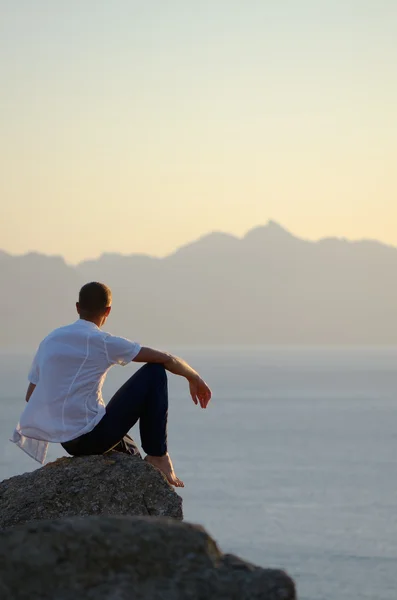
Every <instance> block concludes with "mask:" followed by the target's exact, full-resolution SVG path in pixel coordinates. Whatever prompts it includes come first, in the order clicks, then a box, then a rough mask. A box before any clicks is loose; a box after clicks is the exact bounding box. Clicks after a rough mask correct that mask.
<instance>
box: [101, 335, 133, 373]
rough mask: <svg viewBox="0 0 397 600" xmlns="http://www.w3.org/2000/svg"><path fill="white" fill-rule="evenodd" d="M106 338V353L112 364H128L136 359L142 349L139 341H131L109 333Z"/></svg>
mask: <svg viewBox="0 0 397 600" xmlns="http://www.w3.org/2000/svg"><path fill="white" fill-rule="evenodd" d="M104 340H105V348H106V354H107V357H108V360H109V364H111V365H122V366H124V365H127V364H128V363H130V362H131V361H132V360H134V358H135V357H136V355H137V354H138V352H139V350H140V349H141V345H140V344H138V343H137V342H131V341H130V340H127V339H126V338H123V337H117V336H115V335H107V336H106V337H105V338H104Z"/></svg>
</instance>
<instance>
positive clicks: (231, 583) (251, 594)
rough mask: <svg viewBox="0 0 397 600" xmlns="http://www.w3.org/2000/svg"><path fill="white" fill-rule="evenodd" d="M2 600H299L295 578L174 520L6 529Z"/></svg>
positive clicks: (98, 520)
mask: <svg viewBox="0 0 397 600" xmlns="http://www.w3.org/2000/svg"><path fill="white" fill-rule="evenodd" d="M0 597H1V599H2V600H28V599H29V600H31V599H32V598H33V599H35V598H37V599H40V600H80V599H87V600H226V599H227V600H248V599H249V600H259V599H261V600H294V599H295V598H296V595H295V588H294V584H293V582H292V580H291V579H290V578H289V577H288V576H287V575H286V574H285V573H284V572H282V571H277V570H272V569H262V568H259V567H255V566H253V565H251V564H249V563H246V562H244V561H241V560H240V559H238V558H236V557H234V556H224V555H222V554H221V552H220V551H219V549H218V547H217V545H216V544H215V542H214V541H213V540H212V539H211V538H210V537H209V536H208V535H207V534H206V532H205V531H204V530H203V529H202V528H201V527H196V526H194V525H188V524H186V523H181V522H179V521H177V520H175V519H164V518H148V517H146V518H145V517H87V518H83V519H82V518H70V519H63V520H55V521H36V522H32V523H28V524H26V525H22V526H18V527H15V528H12V529H9V530H7V531H3V532H1V533H0Z"/></svg>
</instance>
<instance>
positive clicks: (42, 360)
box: [11, 282, 211, 487]
mask: <svg viewBox="0 0 397 600" xmlns="http://www.w3.org/2000/svg"><path fill="white" fill-rule="evenodd" d="M111 304H112V294H111V291H110V289H109V288H108V287H107V286H106V285H104V284H103V283H97V282H92V283H87V284H86V285H84V286H83V287H82V288H81V290H80V294H79V301H78V302H77V303H76V308H77V312H78V314H79V316H80V318H79V319H78V320H77V321H76V322H75V323H72V324H71V325H67V326H66V327H61V328H59V329H56V330H55V331H53V332H52V333H50V334H49V335H48V336H47V337H46V338H45V339H44V340H43V341H42V342H41V344H40V346H39V349H38V350H37V353H36V356H35V358H34V360H33V364H32V367H31V370H30V373H29V377H28V379H29V387H28V390H27V393H26V402H27V403H28V404H27V406H26V408H25V410H24V411H23V413H22V415H21V418H20V421H19V423H18V425H17V427H16V429H15V431H14V435H13V438H12V440H11V441H13V442H15V443H16V444H17V445H18V446H19V447H20V448H22V450H24V451H25V452H27V454H29V455H30V456H32V457H33V458H34V459H35V460H37V461H39V462H41V463H44V461H45V457H46V454H47V448H48V443H49V442H60V443H61V444H62V446H63V448H64V449H65V450H66V451H67V452H68V453H69V454H71V455H72V456H82V455H88V454H104V453H105V452H108V451H109V450H112V449H113V450H118V451H121V452H126V453H128V454H139V450H138V448H137V447H136V445H135V443H134V441H133V440H132V439H131V438H130V437H129V436H128V431H129V430H130V429H131V427H133V426H134V425H135V423H136V422H137V421H138V420H139V427H140V436H141V445H142V448H143V450H144V452H145V453H146V457H145V460H147V461H148V462H150V463H151V464H152V465H154V466H155V467H157V468H158V469H160V470H161V471H162V472H163V473H164V475H165V476H166V478H167V479H168V481H169V483H170V484H172V485H174V486H176V487H183V482H182V481H181V480H180V479H178V477H177V476H176V475H175V472H174V468H173V465H172V461H171V458H170V456H169V454H168V452H167V414H168V388H167V374H166V370H167V371H169V372H170V373H174V374H175V375H181V376H182V377H185V378H186V379H187V381H188V383H189V388H190V394H191V397H192V399H193V402H194V403H195V404H200V406H201V408H206V407H207V405H208V403H209V401H210V399H211V390H210V389H209V387H208V386H207V384H206V383H205V382H204V381H203V380H202V379H201V377H200V376H199V374H198V373H197V372H196V371H195V370H194V369H192V368H191V367H190V366H189V365H188V364H187V363H186V362H185V361H183V360H182V359H180V358H176V357H175V356H172V355H171V354H168V353H165V352H160V351H158V350H153V349H152V348H145V347H141V346H140V345H139V344H137V343H136V342H131V341H129V340H127V339H125V338H121V337H116V336H113V335H110V334H109V333H105V332H103V331H102V330H101V327H102V326H103V325H104V323H105V322H106V319H107V318H108V316H109V314H110V311H111ZM131 361H133V362H137V363H147V364H146V365H145V366H143V367H141V368H140V369H139V370H138V371H137V372H136V373H135V374H134V375H133V376H132V377H130V379H128V381H127V382H126V383H125V384H124V385H123V386H122V387H121V388H120V389H119V390H118V391H117V392H116V393H115V395H114V396H113V398H112V399H111V400H110V402H109V403H108V404H107V406H105V404H104V401H103V398H102V391H101V390H102V385H103V382H104V380H105V377H106V374H107V372H108V370H109V368H110V367H112V366H113V365H116V364H119V365H126V364H128V363H130V362H131Z"/></svg>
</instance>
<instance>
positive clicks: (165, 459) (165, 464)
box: [145, 452, 185, 487]
mask: <svg viewBox="0 0 397 600" xmlns="http://www.w3.org/2000/svg"><path fill="white" fill-rule="evenodd" d="M145 460H146V461H147V462H148V463H150V464H151V465H153V466H154V467H156V469H158V470H159V471H161V472H162V473H164V475H165V476H166V478H167V481H168V482H169V483H170V484H171V485H174V486H175V487H185V484H184V483H183V481H181V480H180V479H178V477H177V476H176V475H175V471H174V467H173V465H172V461H171V457H170V455H169V454H168V452H167V454H164V456H150V455H149V454H148V455H147V456H145Z"/></svg>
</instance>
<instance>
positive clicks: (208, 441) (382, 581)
mask: <svg viewBox="0 0 397 600" xmlns="http://www.w3.org/2000/svg"><path fill="white" fill-rule="evenodd" d="M169 350H170V351H173V352H176V353H177V354H179V355H182V356H183V357H184V358H186V360H188V361H189V362H190V363H191V364H192V366H194V367H195V368H196V369H198V370H199V371H200V373H201V374H202V376H203V378H204V379H206V380H207V382H208V383H209V384H210V386H211V388H212V390H213V399H212V401H211V404H210V406H209V407H208V408H207V409H206V410H202V409H200V408H198V407H196V406H195V405H194V404H193V403H192V401H191V399H190V398H189V395H188V391H187V385H186V382H185V381H184V380H182V379H180V378H177V377H175V376H170V414H169V418H170V421H169V450H170V453H171V456H172V458H173V461H174V465H175V469H176V471H177V474H178V476H179V477H180V478H182V479H183V480H184V482H185V485H186V487H185V489H184V490H183V491H182V492H181V495H182V496H183V501H184V513H185V520H187V521H190V522H194V523H200V524H201V525H203V526H204V527H205V528H206V529H207V531H208V532H209V533H210V534H211V535H212V536H213V537H214V538H215V539H216V541H217V542H218V544H219V546H220V548H221V549H222V550H223V551H224V552H231V553H234V554H237V555H239V556H240V557H243V558H244V559H247V560H248V561H251V562H253V563H255V564H258V565H261V566H264V567H277V568H282V569H285V570H286V571H287V572H288V573H289V574H290V575H291V576H292V577H293V578H294V580H295V582H296V584H297V589H298V595H299V598H300V600H396V598H397V348H298V347H293V348H289V347H260V346H256V347H216V348H169ZM31 358H32V355H31V353H28V352H24V353H21V352H15V351H14V352H3V353H2V354H1V355H0V409H1V420H0V446H1V454H0V480H2V479H5V478H8V477H12V476H13V475H18V474H20V473H24V472H26V471H32V470H33V469H36V468H37V467H38V466H39V465H38V464H37V463H35V462H34V461H33V460H32V459H30V458H29V457H28V456H26V455H25V454H24V453H23V452H22V451H21V450H20V449H18V448H17V447H16V446H14V445H13V444H12V443H10V442H9V441H8V438H9V436H10V435H11V434H12V431H13V428H14V426H15V423H16V422H17V421H18V417H19V414H20V412H21V411H22V409H23V407H24V394H25V391H26V387H27V381H26V374H27V371H28V368H29V364H30V360H31ZM134 369H135V367H134V366H131V365H129V366H127V367H115V368H114V369H112V371H111V372H110V373H109V376H108V379H107V381H106V383H105V388H104V394H105V397H110V396H111V395H112V393H113V391H114V390H115V389H116V388H117V387H118V386H119V385H120V384H121V383H122V382H123V381H124V380H125V379H126V378H128V377H129V375H130V374H131V373H132V372H133V370H134ZM132 435H133V436H134V438H135V439H136V440H137V441H138V442H139V434H138V432H137V431H134V430H133V431H132ZM63 454H64V452H63V451H62V448H61V447H60V446H58V445H53V447H52V448H51V450H50V453H49V459H50V460H51V459H55V458H56V457H59V456H62V455H63Z"/></svg>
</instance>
